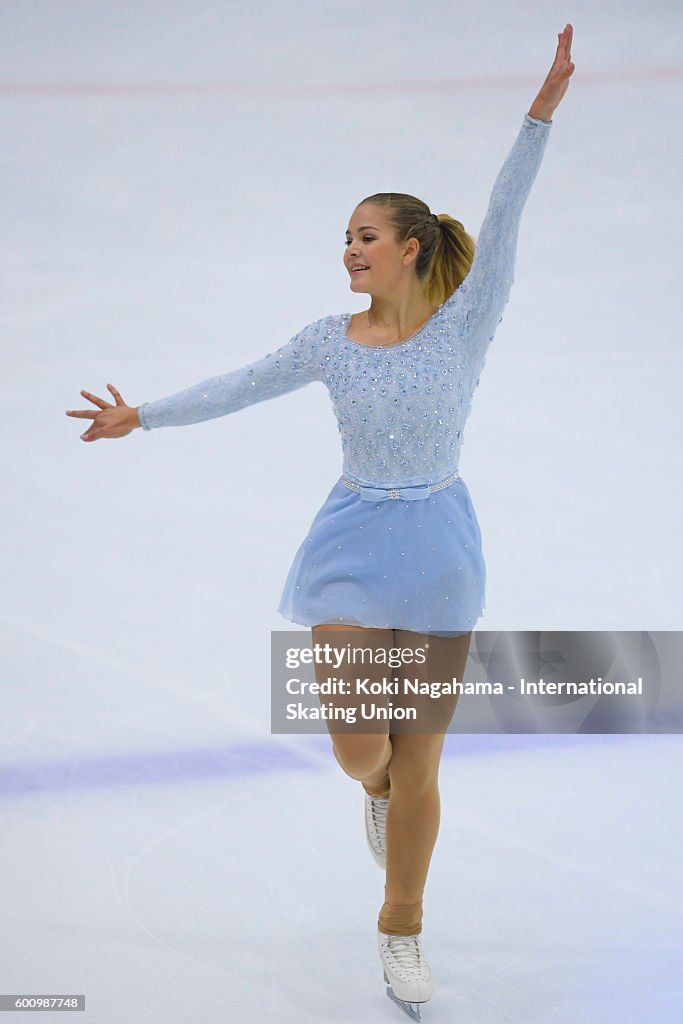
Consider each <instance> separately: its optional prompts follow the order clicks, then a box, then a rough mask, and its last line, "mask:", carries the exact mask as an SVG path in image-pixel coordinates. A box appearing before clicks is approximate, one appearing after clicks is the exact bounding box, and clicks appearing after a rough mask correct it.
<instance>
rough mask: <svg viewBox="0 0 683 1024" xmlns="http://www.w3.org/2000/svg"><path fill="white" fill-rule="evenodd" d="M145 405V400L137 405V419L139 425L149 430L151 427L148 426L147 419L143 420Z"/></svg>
mask: <svg viewBox="0 0 683 1024" xmlns="http://www.w3.org/2000/svg"><path fill="white" fill-rule="evenodd" d="M146 405H147V402H144V403H143V404H142V405H139V406H138V420H139V421H140V426H141V427H142V429H143V430H150V429H151V428H150V426H149V424H148V423H147V421H146V420H145V406H146Z"/></svg>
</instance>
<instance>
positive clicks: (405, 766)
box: [389, 747, 439, 797]
mask: <svg viewBox="0 0 683 1024" xmlns="http://www.w3.org/2000/svg"><path fill="white" fill-rule="evenodd" d="M389 781H390V784H391V789H392V792H402V793H411V794H413V795H414V796H416V797H420V796H428V795H429V794H430V793H438V787H439V758H438V756H435V757H431V756H426V755H424V753H423V754H422V755H420V754H419V753H414V754H413V755H412V756H405V754H403V755H402V754H401V753H397V751H396V747H394V754H393V757H392V759H391V761H390V762H389Z"/></svg>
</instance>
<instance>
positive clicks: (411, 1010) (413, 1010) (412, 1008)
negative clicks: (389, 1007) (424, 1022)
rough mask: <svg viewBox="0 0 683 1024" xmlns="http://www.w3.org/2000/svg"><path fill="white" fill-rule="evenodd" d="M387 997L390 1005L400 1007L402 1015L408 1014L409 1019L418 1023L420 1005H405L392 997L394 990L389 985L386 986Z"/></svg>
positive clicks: (401, 1000)
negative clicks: (393, 1004) (394, 1004)
mask: <svg viewBox="0 0 683 1024" xmlns="http://www.w3.org/2000/svg"><path fill="white" fill-rule="evenodd" d="M385 981H386V976H385ZM387 995H388V996H389V998H390V999H391V1001H392V1003H396V1005H397V1006H400V1008H401V1009H402V1010H403V1011H404V1013H407V1014H408V1016H409V1017H410V1019H411V1020H416V1021H418V1024H419V1022H420V1021H421V1019H422V1018H421V1017H420V1004H419V1003H407V1002H405V1000H403V999H399V998H398V997H397V996H395V995H394V990H393V988H392V987H391V985H387Z"/></svg>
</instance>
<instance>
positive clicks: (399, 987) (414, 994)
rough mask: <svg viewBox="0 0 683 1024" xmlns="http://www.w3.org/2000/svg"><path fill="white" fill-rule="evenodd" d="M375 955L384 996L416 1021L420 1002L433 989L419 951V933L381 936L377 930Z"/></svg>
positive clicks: (425, 999)
mask: <svg viewBox="0 0 683 1024" xmlns="http://www.w3.org/2000/svg"><path fill="white" fill-rule="evenodd" d="M377 946H378V948H379V956H380V960H381V961H382V966H383V967H384V980H385V981H386V982H387V983H388V984H387V995H388V996H389V998H390V999H391V1000H392V1001H393V1002H394V1003H396V1005H397V1006H400V1007H401V1009H402V1010H404V1011H405V1012H406V1013H407V1014H408V1016H409V1017H410V1018H412V1020H416V1021H419V1020H420V1006H419V1004H420V1003H426V1002H427V1000H429V999H431V997H432V993H433V992H434V979H433V978H432V972H431V971H430V969H429V964H428V963H427V960H426V959H425V955H424V953H423V952H422V945H421V942H420V936H419V935H385V934H384V932H381V931H379V930H378V932H377Z"/></svg>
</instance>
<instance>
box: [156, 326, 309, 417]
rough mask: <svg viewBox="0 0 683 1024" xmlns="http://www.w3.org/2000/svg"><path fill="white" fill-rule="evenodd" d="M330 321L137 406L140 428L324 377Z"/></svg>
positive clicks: (216, 411) (233, 406) (211, 412)
mask: <svg viewBox="0 0 683 1024" xmlns="http://www.w3.org/2000/svg"><path fill="white" fill-rule="evenodd" d="M325 322H326V318H323V319H322V320H316V321H314V322H313V323H312V324H309V325H308V326H307V327H304V328H303V330H301V331H299V333H298V334H296V335H295V336H294V337H293V338H292V339H291V340H290V341H288V342H287V344H286V345H283V346H282V347H281V348H279V349H277V351H275V352H269V353H268V355H266V356H264V357H263V358H262V359H259V360H257V361H256V362H254V363H249V364H248V365H247V366H243V367H241V368H240V369H237V370H232V371H230V372H229V373H224V374H221V375H220V376H218V377H210V378H209V379H208V380H204V381H201V382H200V383H199V384H195V385H193V386H192V387H189V388H185V390H184V391H179V392H178V393H177V394H175V395H170V396H169V397H168V398H159V399H157V400H156V401H154V402H145V403H144V404H143V405H141V406H140V407H139V409H138V419H139V420H140V424H141V426H142V427H143V429H144V430H152V429H154V428H155V427H181V426H185V425H186V424H188V423H200V422H201V421H203V420H210V419H215V418H216V417H218V416H227V415H228V413H231V412H236V411H237V410H238V409H243V408H245V406H247V405H254V404H255V403H256V402H265V401H266V399H268V398H276V397H277V396H278V395H284V394H286V393H287V392H288V391H296V390H297V389H298V388H301V387H303V386H304V385H305V384H309V383H310V382H311V381H314V380H322V379H323V377H322V369H321V368H320V347H319V344H318V343H319V342H320V340H321V337H322V336H323V334H324V329H325V327H324V325H325Z"/></svg>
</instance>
